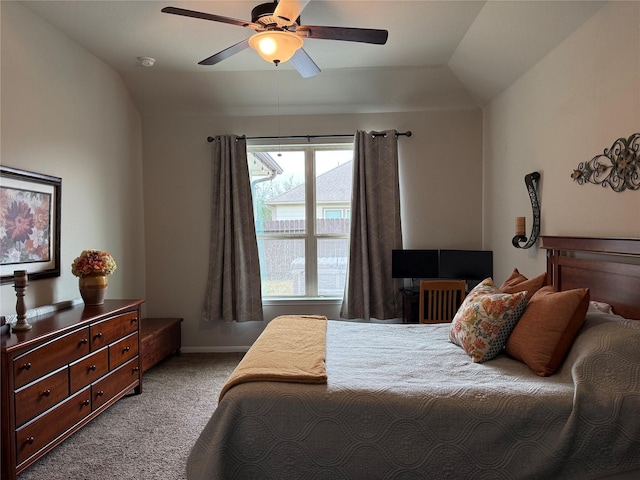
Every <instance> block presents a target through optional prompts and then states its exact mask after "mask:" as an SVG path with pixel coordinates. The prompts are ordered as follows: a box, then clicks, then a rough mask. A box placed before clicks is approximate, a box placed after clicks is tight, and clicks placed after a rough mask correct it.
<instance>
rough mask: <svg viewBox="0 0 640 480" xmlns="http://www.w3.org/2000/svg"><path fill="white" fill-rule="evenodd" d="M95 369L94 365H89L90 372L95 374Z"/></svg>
mask: <svg viewBox="0 0 640 480" xmlns="http://www.w3.org/2000/svg"><path fill="white" fill-rule="evenodd" d="M96 368H98V367H96V366H95V365H91V366H90V367H89V370H91V371H92V372H95V371H96Z"/></svg>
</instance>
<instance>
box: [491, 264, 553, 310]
mask: <svg viewBox="0 0 640 480" xmlns="http://www.w3.org/2000/svg"><path fill="white" fill-rule="evenodd" d="M546 281H547V274H546V273H541V274H540V275H538V276H537V277H533V278H531V279H528V278H527V277H525V276H524V275H522V274H521V273H520V272H519V271H518V269H517V268H514V269H513V272H511V275H510V276H509V278H507V279H506V280H505V281H504V283H503V284H502V285H500V287H499V290H500V291H501V292H504V293H518V292H522V291H526V292H527V302H528V301H529V300H531V297H533V294H534V293H536V292H537V291H538V290H540V289H541V288H542V287H543V286H544V284H545V283H546Z"/></svg>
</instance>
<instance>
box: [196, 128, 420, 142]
mask: <svg viewBox="0 0 640 480" xmlns="http://www.w3.org/2000/svg"><path fill="white" fill-rule="evenodd" d="M372 135H373V136H374V137H383V136H384V135H386V134H385V133H372ZM411 135H412V133H411V130H409V131H406V132H398V133H396V137H410V136H411ZM353 136H354V135H353V134H349V133H342V134H336V135H289V136H284V137H247V136H244V135H243V136H239V137H238V138H239V139H243V138H244V139H245V140H293V139H303V138H304V139H306V140H307V141H310V140H311V139H312V138H347V137H353ZM214 140H215V138H214V137H207V142H209V143H211V142H213V141H214Z"/></svg>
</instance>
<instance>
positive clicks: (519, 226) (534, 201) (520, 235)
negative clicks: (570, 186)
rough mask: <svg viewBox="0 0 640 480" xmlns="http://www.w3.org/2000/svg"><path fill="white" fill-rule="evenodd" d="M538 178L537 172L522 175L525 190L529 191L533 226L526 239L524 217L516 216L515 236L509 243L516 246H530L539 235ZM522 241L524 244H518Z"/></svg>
mask: <svg viewBox="0 0 640 480" xmlns="http://www.w3.org/2000/svg"><path fill="white" fill-rule="evenodd" d="M539 180H540V174H539V173H538V172H531V173H529V174H528V175H525V176H524V183H525V185H526V186H527V191H528V192H529V199H530V200H531V210H532V211H533V228H532V229H531V236H530V237H529V239H528V240H527V229H526V224H525V217H516V236H515V237H513V239H512V240H511V243H512V244H513V246H514V247H516V248H531V247H532V246H533V244H534V243H536V241H537V240H538V236H539V235H540V202H539V200H538V181H539ZM522 242H525V244H524V245H520V243H522Z"/></svg>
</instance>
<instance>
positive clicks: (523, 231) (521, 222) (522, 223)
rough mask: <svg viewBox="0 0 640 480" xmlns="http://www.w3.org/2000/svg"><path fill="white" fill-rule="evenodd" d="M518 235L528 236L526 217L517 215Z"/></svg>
mask: <svg viewBox="0 0 640 480" xmlns="http://www.w3.org/2000/svg"><path fill="white" fill-rule="evenodd" d="M516 235H517V236H518V237H526V236H527V227H526V219H525V217H516Z"/></svg>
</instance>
